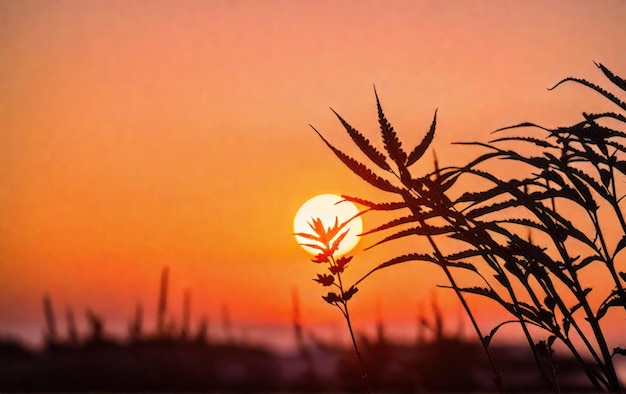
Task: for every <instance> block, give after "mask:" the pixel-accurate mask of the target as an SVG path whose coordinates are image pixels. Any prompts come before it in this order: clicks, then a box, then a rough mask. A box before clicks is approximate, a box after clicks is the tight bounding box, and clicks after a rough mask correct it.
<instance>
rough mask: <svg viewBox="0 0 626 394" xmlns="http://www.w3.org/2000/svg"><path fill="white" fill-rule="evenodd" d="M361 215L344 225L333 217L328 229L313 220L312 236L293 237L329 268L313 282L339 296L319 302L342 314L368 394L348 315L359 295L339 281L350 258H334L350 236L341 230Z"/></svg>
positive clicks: (315, 261)
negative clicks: (353, 301)
mask: <svg viewBox="0 0 626 394" xmlns="http://www.w3.org/2000/svg"><path fill="white" fill-rule="evenodd" d="M364 212H365V211H363V212H360V213H358V214H356V215H355V216H353V217H352V218H350V219H348V220H347V221H345V222H343V223H339V219H338V218H337V217H335V223H334V225H333V226H331V227H328V228H327V227H325V226H324V223H323V222H322V220H321V219H319V218H313V219H312V220H311V222H309V223H308V224H309V226H310V227H311V230H312V233H296V234H295V235H298V236H300V237H302V238H305V239H307V240H309V241H310V242H312V243H306V244H302V245H303V246H308V247H311V248H313V249H316V250H318V251H319V253H318V254H317V255H316V256H315V258H313V259H312V261H313V262H314V263H317V264H328V271H329V272H330V275H329V274H326V273H324V274H317V278H315V279H313V280H314V281H315V282H317V283H319V284H321V285H322V286H324V287H331V286H334V287H335V288H336V289H337V290H338V292H337V291H329V292H328V294H326V295H325V296H322V298H323V299H324V301H326V302H327V303H329V304H330V305H333V306H335V307H337V309H339V310H340V311H341V314H342V315H343V317H344V318H345V319H346V323H347V324H348V330H349V331H350V338H351V339H352V344H353V346H354V351H355V353H356V356H357V359H358V361H359V367H360V369H361V377H362V379H363V384H364V385H365V388H366V391H367V393H370V392H371V389H370V385H369V380H368V377H367V371H366V370H365V366H364V365H363V360H362V358H361V352H360V351H359V347H358V345H357V342H356V338H355V337H354V330H353V329H352V322H351V320H350V312H349V310H348V301H349V300H350V299H351V298H352V296H353V295H354V294H356V292H357V291H359V289H358V288H357V287H356V286H355V285H353V286H350V287H349V288H348V289H347V290H346V289H345V288H344V285H343V280H342V279H341V274H342V273H343V272H344V270H345V269H346V267H347V265H348V263H349V262H350V261H351V260H352V256H350V257H348V256H341V257H337V258H335V254H336V253H337V251H338V250H339V245H341V242H342V241H343V239H344V238H345V237H346V235H347V234H348V232H349V229H346V230H343V229H344V228H345V226H346V225H347V224H348V223H350V221H352V220H353V219H354V218H356V217H358V216H360V215H361V214H363V213H364Z"/></svg>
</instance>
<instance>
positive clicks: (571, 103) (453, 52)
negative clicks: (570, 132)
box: [0, 0, 626, 333]
mask: <svg viewBox="0 0 626 394" xmlns="http://www.w3.org/2000/svg"><path fill="white" fill-rule="evenodd" d="M624 21H626V2H624V1H621V0H618V1H608V0H607V1H602V2H593V1H571V0H563V1H497V2H495V1H462V2H460V1H437V2H435V1H425V0H424V1H400V0H398V1H388V2H386V1H385V2H384V1H361V0H359V1H347V0H346V1H253V0H250V1H218V0H211V1H209V0H207V1H156V0H155V1H152V0H151V1H148V0H145V1H126V0H124V1H104V0H102V1H89V0H85V1H82V0H76V1H64V0H60V1H44V0H40V1H27V0H21V1H9V0H5V1H0V333H7V332H10V333H17V332H19V331H20V330H24V329H28V328H30V329H31V331H34V332H35V333H38V332H40V330H41V328H42V327H43V316H42V313H41V297H42V296H43V294H45V293H49V294H50V295H51V297H52V299H53V302H54V304H55V306H56V307H57V308H58V313H59V314H60V313H64V308H65V307H66V306H72V307H73V308H75V310H76V311H78V312H82V310H84V308H86V307H91V308H93V309H94V310H96V311H98V312H100V313H102V314H103V315H104V316H105V317H106V318H107V319H108V321H113V322H114V321H121V322H125V321H128V320H129V319H130V317H131V316H132V314H133V311H134V308H135V305H136V304H137V302H142V303H143V305H144V308H145V310H146V315H147V316H146V317H147V318H149V319H152V317H151V316H153V311H154V310H155V309H156V298H157V290H158V277H159V274H160V270H161V268H162V267H163V266H164V265H168V266H169V267H170V269H171V299H170V300H171V302H172V311H173V313H174V315H175V316H178V314H179V304H181V303H182V292H183V289H184V288H190V289H191V290H192V294H193V295H192V297H193V301H192V303H193V314H194V317H195V318H198V317H199V316H201V315H208V316H209V317H211V318H212V319H214V320H215V319H219V311H220V308H221V305H222V304H228V305H229V306H230V311H231V315H232V318H233V320H236V321H241V322H261V323H267V322H278V323H285V322H289V319H290V317H289V316H290V315H289V314H290V310H291V306H290V289H291V288H292V287H298V288H299V291H300V298H301V300H302V312H303V317H304V320H305V322H320V321H334V320H335V319H336V320H338V318H339V316H338V314H337V313H336V311H335V310H334V309H333V308H330V307H328V305H326V304H324V303H323V301H322V300H321V298H320V295H321V294H322V289H320V288H318V285H317V284H316V283H314V282H313V281H312V280H311V278H312V277H314V274H315V273H316V272H318V271H317V269H318V267H317V266H315V265H314V264H312V263H310V262H309V260H308V259H309V256H308V255H307V254H306V253H305V252H303V251H302V250H301V248H300V247H299V246H298V245H297V244H296V243H295V241H294V239H293V237H292V235H291V232H292V228H291V226H292V220H293V216H294V214H295V212H296V210H297V209H298V207H299V206H300V205H301V204H302V203H303V202H304V201H306V200H307V199H308V198H310V197H312V196H314V195H316V194H321V193H338V194H342V193H344V194H351V195H361V196H371V198H377V197H379V196H380V195H379V194H376V193H373V190H372V189H371V188H370V187H369V186H367V185H366V184H364V183H363V182H362V181H361V180H360V179H358V178H357V177H356V176H354V175H352V174H351V173H350V172H349V171H348V170H347V169H346V168H344V167H343V165H342V164H341V163H340V162H339V161H338V160H337V159H336V158H335V157H334V156H333V155H332V154H331V153H330V151H328V149H327V148H326V147H325V146H324V145H323V143H322V142H321V141H320V140H319V139H318V137H317V136H316V135H315V134H314V133H313V131H312V130H311V129H310V128H309V126H308V124H309V123H311V124H313V125H315V126H316V128H318V129H319V130H320V131H322V132H323V133H325V135H326V136H327V138H328V139H330V140H331V141H333V142H334V143H336V144H337V145H338V146H340V147H343V148H346V150H347V151H349V152H351V153H352V152H354V151H353V150H352V148H350V145H349V144H348V142H349V141H348V140H347V139H346V137H345V136H344V135H343V133H342V128H341V126H340V124H339V123H338V122H337V120H336V119H335V118H334V116H333V114H332V112H331V111H330V110H329V106H332V107H333V108H334V109H335V110H337V111H338V112H339V113H340V114H342V115H343V116H344V117H345V118H346V119H347V120H349V121H350V122H351V123H352V124H353V125H354V126H356V127H357V128H359V129H360V130H361V131H363V132H364V133H365V134H367V135H368V136H369V137H370V138H371V139H374V140H375V139H376V138H378V126H377V122H376V112H375V101H374V95H373V88H372V86H373V84H376V87H377V90H378V93H379V95H380V97H381V100H382V103H383V106H384V108H385V109H386V112H387V115H388V118H389V119H390V121H391V122H392V124H393V125H394V126H395V128H396V130H397V131H398V133H399V134H400V135H401V137H402V138H403V139H404V140H405V141H406V143H407V144H408V145H412V144H414V143H416V142H417V141H419V140H420V139H421V137H422V136H423V134H424V133H425V132H426V131H427V129H428V126H429V125H430V121H431V119H432V115H433V113H434V111H435V109H436V108H438V109H439V112H438V136H437V137H436V141H435V147H436V149H437V154H438V156H439V161H440V163H442V164H444V165H445V164H460V161H462V160H464V159H465V158H469V157H473V156H474V155H475V154H476V153H475V152H472V151H471V150H469V151H468V149H467V148H460V147H458V146H457V147H454V146H450V142H452V141H460V140H487V139H488V138H489V132H491V131H493V130H494V129H496V128H498V127H502V126H506V125H510V124H514V123H518V122H521V121H526V120H532V121H536V122H538V123H542V124H545V125H547V126H556V125H563V124H568V123H573V122H574V121H577V120H578V119H579V116H580V113H581V112H582V111H587V112H589V111H594V110H606V109H611V110H613V109H614V108H612V107H610V106H609V104H607V103H605V101H604V100H602V99H601V98H599V96H598V95H596V94H594V93H593V92H591V91H589V90H585V89H583V88H582V87H578V86H576V85H564V86H562V87H560V88H559V89H557V90H555V91H551V92H550V91H547V90H546V88H547V87H549V86H551V85H553V84H554V83H555V82H557V81H558V80H559V79H561V78H563V77H566V76H579V77H585V78H588V79H590V80H592V81H596V82H598V83H599V84H604V85H605V84H606V83H605V79H604V76H603V75H602V73H601V72H600V71H599V70H598V69H597V68H596V67H595V65H594V64H593V61H597V62H602V63H603V64H605V65H606V66H608V67H609V68H611V69H612V70H614V71H615V72H617V73H618V74H620V75H622V76H623V75H626V51H624V47H625V44H626V29H624ZM427 156H428V157H430V155H427ZM419 166H420V165H419V164H418V165H417V166H416V167H417V168H418V169H419V168H420V167H419ZM430 168H431V164H430V163H429V162H428V163H426V164H424V170H429V169H430ZM372 193H373V194H372ZM370 223H371V222H370ZM367 226H368V218H367V217H366V218H365V227H367ZM372 241H373V239H370V240H366V241H365V242H362V243H361V245H360V247H362V246H365V245H367V244H371V243H372ZM396 252H397V250H394V249H393V248H387V249H381V250H380V251H376V250H373V251H368V252H365V253H362V254H361V253H359V254H358V255H357V257H356V258H355V260H354V264H353V265H352V267H351V270H352V271H351V273H349V274H348V275H349V276H350V275H352V277H354V278H356V277H357V276H359V274H362V273H364V272H366V271H367V270H369V269H370V268H372V267H373V266H374V265H375V264H376V263H377V262H380V261H381V259H384V258H385V256H389V255H393V254H394V253H396ZM441 279H442V278H441V276H440V274H439V273H438V271H437V270H435V269H434V268H432V269H431V268H428V269H423V268H422V267H417V266H405V267H399V268H397V269H395V270H389V271H388V272H383V273H381V274H380V275H379V276H378V277H377V278H376V279H375V280H372V281H370V282H366V283H364V284H363V286H362V287H361V291H360V292H359V294H358V297H355V300H354V302H353V304H354V307H353V308H354V309H353V310H354V313H353V315H354V317H355V319H356V320H357V321H358V320H359V319H361V320H362V321H366V320H368V319H371V318H372V317H373V316H374V313H375V312H374V309H375V307H374V305H375V304H376V303H378V304H379V305H380V310H381V311H382V313H383V315H384V316H385V317H386V318H388V319H395V320H399V321H412V319H413V317H414V313H415V305H416V304H417V302H418V301H419V300H420V299H426V297H427V296H428V294H429V291H430V289H431V287H432V286H433V285H434V284H436V283H441ZM375 300H379V301H377V302H374V301H375ZM442 303H443V304H444V305H446V306H447V307H450V308H455V309H454V310H456V308H457V305H456V301H455V300H453V299H446V298H444V299H443V300H442ZM455 314H456V312H455ZM148 325H149V326H150V323H149V324H148Z"/></svg>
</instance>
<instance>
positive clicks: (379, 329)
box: [376, 294, 385, 344]
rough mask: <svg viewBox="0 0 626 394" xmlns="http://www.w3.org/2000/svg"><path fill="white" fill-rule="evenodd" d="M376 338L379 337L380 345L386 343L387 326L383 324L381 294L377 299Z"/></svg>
mask: <svg viewBox="0 0 626 394" xmlns="http://www.w3.org/2000/svg"><path fill="white" fill-rule="evenodd" d="M376 336H377V337H378V338H377V339H378V343H379V344H382V343H384V342H385V325H384V323H383V313H382V304H381V301H380V294H379V295H378V297H376Z"/></svg>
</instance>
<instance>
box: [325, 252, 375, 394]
mask: <svg viewBox="0 0 626 394" xmlns="http://www.w3.org/2000/svg"><path fill="white" fill-rule="evenodd" d="M330 258H331V261H332V264H335V265H336V262H335V258H334V257H333V256H331V257H330ZM337 279H338V280H339V290H340V291H341V304H342V305H343V309H342V308H341V307H340V306H339V305H337V307H338V308H339V310H341V312H342V314H343V316H344V317H345V319H346V323H348V331H350V338H351V339H352V345H353V346H354V352H355V353H356V358H357V359H358V360H359V367H360V368H361V379H363V384H364V385H365V390H366V392H367V394H371V392H372V390H371V388H370V383H369V379H368V377H367V371H366V370H365V365H364V364H363V359H362V358H361V351H360V350H359V346H358V345H357V343H356V339H355V337H354V330H353V329H352V322H351V321H350V312H349V311H348V301H346V300H344V299H343V282H342V280H341V273H339V272H338V273H337Z"/></svg>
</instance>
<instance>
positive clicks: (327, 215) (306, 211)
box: [293, 194, 363, 256]
mask: <svg viewBox="0 0 626 394" xmlns="http://www.w3.org/2000/svg"><path fill="white" fill-rule="evenodd" d="M342 200H343V198H341V197H340V196H337V195H335V194H320V195H318V196H315V197H313V198H311V199H310V200H308V201H307V202H305V203H304V204H302V206H301V207H300V209H298V212H297V213H296V216H295V218H294V221H293V229H294V233H308V234H312V233H313V230H311V227H310V226H309V223H310V222H312V221H313V219H317V218H319V219H321V221H322V223H324V227H325V228H328V227H332V226H334V224H335V219H337V220H338V221H339V223H340V224H341V223H343V222H345V221H347V220H349V219H350V218H352V217H354V215H356V214H358V213H359V210H358V208H357V207H356V205H354V204H353V203H351V202H349V201H343V202H341V203H339V204H337V203H338V202H339V201H342ZM345 229H346V230H348V234H347V235H346V237H345V238H344V239H343V241H342V242H341V244H340V245H339V249H338V250H337V253H335V255H336V256H341V255H344V254H346V253H348V252H349V251H351V250H352V249H354V247H355V246H356V245H357V244H358V243H359V236H358V234H361V233H362V232H363V221H362V220H361V218H360V217H357V218H354V219H353V220H352V221H350V223H348V224H347V225H346V227H345ZM295 237H296V240H297V241H298V243H299V244H300V245H301V246H302V248H303V249H304V250H306V251H307V252H309V253H311V254H312V255H316V254H318V253H319V250H317V249H315V248H311V247H309V246H305V245H302V244H306V243H311V241H310V240H308V239H306V238H304V237H300V236H298V235H296V236H295Z"/></svg>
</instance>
